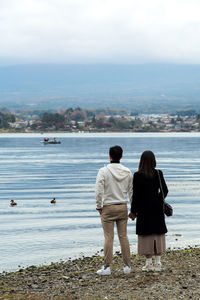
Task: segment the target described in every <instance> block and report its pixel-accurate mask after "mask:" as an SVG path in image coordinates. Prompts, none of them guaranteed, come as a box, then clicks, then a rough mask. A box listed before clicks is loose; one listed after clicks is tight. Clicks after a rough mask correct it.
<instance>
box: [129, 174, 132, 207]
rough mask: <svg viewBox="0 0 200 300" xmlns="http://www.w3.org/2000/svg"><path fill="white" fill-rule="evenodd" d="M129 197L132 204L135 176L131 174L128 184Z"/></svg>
mask: <svg viewBox="0 0 200 300" xmlns="http://www.w3.org/2000/svg"><path fill="white" fill-rule="evenodd" d="M128 197H129V200H130V203H132V198H133V175H132V173H131V172H130V176H129V183H128Z"/></svg>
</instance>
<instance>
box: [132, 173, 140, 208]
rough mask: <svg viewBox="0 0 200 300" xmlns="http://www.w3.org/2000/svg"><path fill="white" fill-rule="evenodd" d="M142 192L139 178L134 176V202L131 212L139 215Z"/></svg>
mask: <svg viewBox="0 0 200 300" xmlns="http://www.w3.org/2000/svg"><path fill="white" fill-rule="evenodd" d="M139 192H140V184H139V182H138V177H137V175H136V174H134V176H133V195H132V202H131V212H132V213H134V214H137V211H138V208H137V207H138V198H139Z"/></svg>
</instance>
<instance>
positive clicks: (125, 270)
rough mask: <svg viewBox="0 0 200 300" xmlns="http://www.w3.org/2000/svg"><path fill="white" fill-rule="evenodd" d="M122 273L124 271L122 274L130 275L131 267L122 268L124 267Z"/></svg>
mask: <svg viewBox="0 0 200 300" xmlns="http://www.w3.org/2000/svg"><path fill="white" fill-rule="evenodd" d="M123 271H124V274H130V273H131V267H129V266H124V267H123Z"/></svg>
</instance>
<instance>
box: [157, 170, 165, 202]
mask: <svg viewBox="0 0 200 300" xmlns="http://www.w3.org/2000/svg"><path fill="white" fill-rule="evenodd" d="M156 171H157V173H158V179H159V185H160V190H161V194H162V198H163V202H164V203H165V196H164V193H163V189H162V183H161V179H160V173H159V170H156Z"/></svg>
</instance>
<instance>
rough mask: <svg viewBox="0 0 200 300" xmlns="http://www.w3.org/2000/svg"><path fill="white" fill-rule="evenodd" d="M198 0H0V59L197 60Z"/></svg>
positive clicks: (199, 47)
mask: <svg viewBox="0 0 200 300" xmlns="http://www.w3.org/2000/svg"><path fill="white" fill-rule="evenodd" d="M199 11H200V1H199V0H190V1H187V0H182V1H181V0H174V1H172V0H168V1H167V0H162V1H161V0H151V1H149V0H135V1H133V0H131V1H130V0H6V1H5V0H1V1H0V63H1V64H2V63H3V61H4V62H5V63H8V62H10V63H13V62H14V63H26V62H28V63H31V62H60V63H76V62H78V63H79V62H83V63H90V62H91V63H93V62H96V63H99V62H104V63H106V62H109V63H145V62H176V63H200V39H199V34H200V17H199Z"/></svg>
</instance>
